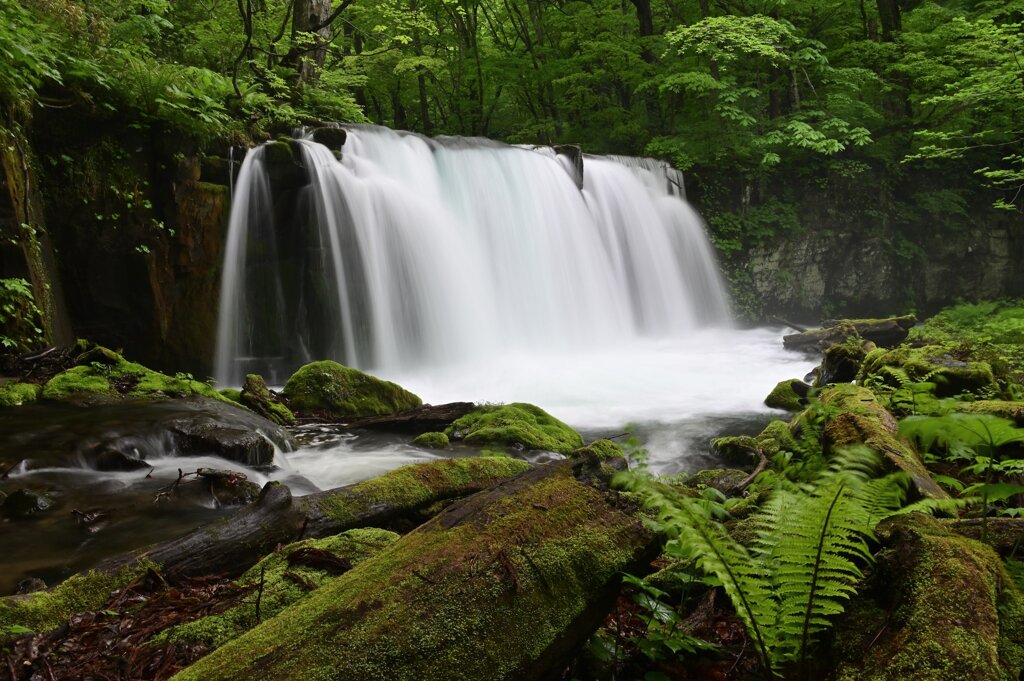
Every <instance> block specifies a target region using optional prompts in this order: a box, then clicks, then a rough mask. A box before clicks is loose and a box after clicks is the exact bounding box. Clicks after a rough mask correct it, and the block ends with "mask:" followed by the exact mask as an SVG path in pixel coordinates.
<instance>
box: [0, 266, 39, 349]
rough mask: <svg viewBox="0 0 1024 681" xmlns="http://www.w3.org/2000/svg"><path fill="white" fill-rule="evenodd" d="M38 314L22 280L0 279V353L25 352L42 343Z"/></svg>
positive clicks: (33, 298)
mask: <svg viewBox="0 0 1024 681" xmlns="http://www.w3.org/2000/svg"><path fill="white" fill-rule="evenodd" d="M43 340H44V337H43V329H42V313H41V312H40V311H39V308H38V307H36V302H35V297H34V296H33V295H32V287H31V285H29V283H28V282H27V281H25V280H24V279H0V353H4V352H12V353H13V352H28V351H30V350H32V349H33V348H35V347H38V346H39V345H41V344H42V342H43Z"/></svg>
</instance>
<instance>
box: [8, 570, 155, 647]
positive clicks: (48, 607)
mask: <svg viewBox="0 0 1024 681" xmlns="http://www.w3.org/2000/svg"><path fill="white" fill-rule="evenodd" d="M156 567H157V566H156V565H154V564H153V563H151V562H149V561H141V562H139V563H136V564H134V565H132V566H130V567H126V568H124V569H122V570H118V571H116V572H100V571H95V572H85V573H82V574H78V575H74V576H73V577H70V578H69V579H67V580H65V581H64V582H62V583H60V584H58V585H57V586H56V587H55V588H53V589H52V590H50V591H37V592H35V593H32V594H28V595H26V596H7V597H4V598H0V631H3V630H4V629H6V628H9V627H12V626H22V627H27V628H29V629H31V630H32V631H36V632H46V631H50V630H52V629H56V628H57V627H59V626H60V625H61V624H63V623H64V622H66V621H67V619H68V618H69V617H71V616H72V615H74V614H76V613H79V612H85V611H87V610H96V609H97V608H99V607H100V606H102V605H103V604H104V603H105V602H106V601H107V598H109V596H110V593H111V592H112V591H115V590H116V589H120V588H122V587H124V586H127V585H128V584H131V583H132V582H134V581H136V580H138V579H139V578H141V577H142V576H143V575H145V574H146V573H147V572H148V571H149V570H151V569H156Z"/></svg>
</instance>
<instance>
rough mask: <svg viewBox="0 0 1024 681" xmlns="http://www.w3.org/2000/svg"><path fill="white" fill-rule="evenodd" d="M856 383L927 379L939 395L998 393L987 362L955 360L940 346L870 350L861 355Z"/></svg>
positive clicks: (897, 384)
mask: <svg viewBox="0 0 1024 681" xmlns="http://www.w3.org/2000/svg"><path fill="white" fill-rule="evenodd" d="M857 382H858V383H859V384H861V385H872V384H881V385H888V386H890V387H893V388H898V387H901V386H902V385H904V384H905V383H909V382H915V383H922V382H931V383H935V394H936V395H937V396H939V397H947V396H952V395H960V394H964V393H967V394H971V395H975V396H979V397H986V396H988V397H991V396H994V395H997V394H998V393H999V385H998V383H997V382H996V377H995V375H994V374H993V373H992V366H991V365H990V364H989V363H988V362H974V361H965V360H961V359H957V358H956V357H954V356H952V355H951V354H950V348H948V347H946V346H942V345H934V346H933V345H929V346H925V347H920V348H911V347H908V346H903V347H900V348H896V349H895V350H873V351H872V352H869V353H868V355H867V357H865V359H864V364H863V365H862V366H861V370H860V373H859V374H858V376H857Z"/></svg>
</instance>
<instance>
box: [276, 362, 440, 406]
mask: <svg viewBox="0 0 1024 681" xmlns="http://www.w3.org/2000/svg"><path fill="white" fill-rule="evenodd" d="M282 394H283V396H284V398H285V400H286V401H287V403H288V406H289V407H291V409H292V410H293V411H294V412H298V413H301V414H315V415H318V416H329V417H332V418H343V417H346V416H375V415H378V414H395V413H398V412H401V411H406V410H409V409H414V408H416V407H418V406H420V405H421V404H423V400H421V399H420V398H419V397H417V396H416V395H413V394H412V393H411V392H409V391H408V390H406V389H405V388H403V387H402V386H400V385H396V384H395V383H391V382H390V381H382V380H381V379H379V378H374V377H373V376H370V375H369V374H365V373H363V372H362V371H359V370H358V369H352V368H350V367H347V366H344V365H342V364H338V363H337V362H334V361H331V360H325V361H322V362H313V363H311V364H307V365H306V366H304V367H302V368H301V369H299V370H298V371H296V372H295V373H294V374H292V377H291V378H289V379H288V382H287V383H286V384H285V386H284V391H283V393H282Z"/></svg>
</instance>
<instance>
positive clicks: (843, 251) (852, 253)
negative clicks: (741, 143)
mask: <svg viewBox="0 0 1024 681" xmlns="http://www.w3.org/2000/svg"><path fill="white" fill-rule="evenodd" d="M691 185H692V187H693V189H694V191H692V192H691V198H692V199H693V200H695V202H696V203H697V205H698V206H699V207H700V209H701V211H702V212H703V214H704V215H705V217H706V218H707V219H708V222H709V229H710V231H711V234H712V237H713V239H714V240H715V242H716V244H717V245H718V246H719V249H720V251H721V252H722V253H723V257H722V267H723V269H724V271H725V273H726V277H727V278H728V279H729V281H730V283H731V286H732V289H733V297H734V300H735V301H736V306H737V308H738V310H739V311H740V313H741V314H742V315H743V316H745V317H747V318H749V319H751V320H760V319H766V318H768V317H771V316H774V315H781V316H786V317H790V318H793V319H803V320H817V319H820V318H822V317H829V316H870V315H873V314H874V315H877V314H891V313H895V312H899V311H909V310H915V311H917V312H919V313H925V314H927V313H930V312H933V311H935V310H937V309H938V308H940V307H942V306H944V305H947V304H949V303H951V302H954V301H955V300H957V299H959V298H963V299H968V300H977V299H985V298H990V299H991V298H1002V297H1015V296H1022V295H1024V268H1022V267H1021V264H1024V216H1022V215H1021V214H1020V213H1016V212H1009V211H1004V210H997V209H995V208H993V207H992V206H991V200H992V197H991V196H988V195H985V194H982V193H980V192H978V191H977V187H976V186H972V187H970V188H962V189H961V188H956V187H954V188H953V189H950V186H951V181H950V180H949V179H947V178H942V177H937V176H934V175H931V176H929V175H923V174H918V175H907V176H899V177H893V175H892V174H886V173H884V172H865V173H862V174H860V176H858V177H857V178H850V177H836V176H825V177H821V178H809V177H798V176H790V177H788V178H786V179H785V181H783V182H779V183H778V184H776V185H774V186H770V187H760V188H756V187H750V186H746V187H744V186H743V185H742V184H741V183H740V182H739V181H732V182H731V183H728V184H724V183H718V184H712V183H710V182H705V183H703V184H702V183H701V182H699V181H696V182H692V183H691ZM758 189H759V190H760V191H758Z"/></svg>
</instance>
